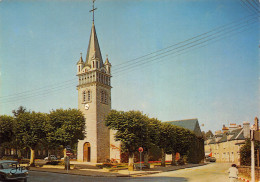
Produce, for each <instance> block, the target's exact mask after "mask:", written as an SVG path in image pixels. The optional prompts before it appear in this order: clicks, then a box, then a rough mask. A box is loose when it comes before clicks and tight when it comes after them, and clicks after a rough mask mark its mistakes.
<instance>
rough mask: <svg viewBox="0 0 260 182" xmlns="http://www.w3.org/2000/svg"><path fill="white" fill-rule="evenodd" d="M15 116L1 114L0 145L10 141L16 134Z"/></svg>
mask: <svg viewBox="0 0 260 182" xmlns="http://www.w3.org/2000/svg"><path fill="white" fill-rule="evenodd" d="M13 128H14V118H13V117H12V116H7V115H3V116H0V145H1V144H3V143H4V142H10V141H11V140H12V139H13V136H14V131H13Z"/></svg>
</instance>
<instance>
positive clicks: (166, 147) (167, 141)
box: [158, 123, 177, 166]
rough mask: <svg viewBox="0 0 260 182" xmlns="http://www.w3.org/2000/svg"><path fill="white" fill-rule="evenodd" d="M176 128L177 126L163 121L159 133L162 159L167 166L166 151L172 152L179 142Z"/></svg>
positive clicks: (162, 162)
mask: <svg viewBox="0 0 260 182" xmlns="http://www.w3.org/2000/svg"><path fill="white" fill-rule="evenodd" d="M176 130H177V127H176V126H174V125H171V124H169V123H162V124H161V125H160V130H159V134H158V136H159V142H158V147H159V148H160V149H161V152H162V159H161V165H162V166H165V155H166V153H167V154H172V153H174V151H175V147H176V144H177V138H176V136H177V135H176Z"/></svg>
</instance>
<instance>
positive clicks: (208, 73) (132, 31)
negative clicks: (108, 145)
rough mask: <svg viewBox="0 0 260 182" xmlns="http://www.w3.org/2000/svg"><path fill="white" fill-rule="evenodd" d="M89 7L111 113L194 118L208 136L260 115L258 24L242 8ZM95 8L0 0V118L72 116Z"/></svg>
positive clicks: (205, 4)
mask: <svg viewBox="0 0 260 182" xmlns="http://www.w3.org/2000/svg"><path fill="white" fill-rule="evenodd" d="M95 6H96V7H97V8H98V9H97V11H96V12H95V25H96V31H97V35H98V39H99V44H100V47H101V52H102V55H103V59H105V57H106V54H108V57H109V60H110V62H111V63H112V75H113V78H112V87H113V88H112V108H113V109H117V110H125V111H126V110H141V111H143V113H145V114H148V115H149V116H150V117H157V118H158V119H160V120H161V121H170V120H179V119H189V118H198V119H199V122H200V124H202V123H203V124H204V125H205V126H204V127H202V130H208V129H211V130H214V131H215V130H218V129H221V127H222V125H223V124H228V122H229V123H238V124H242V122H243V121H250V122H251V123H253V119H254V117H255V116H259V91H260V90H259V81H260V80H259V21H257V22H256V18H255V19H253V20H255V21H254V22H253V20H249V19H250V18H253V17H256V15H255V14H254V12H253V10H252V9H251V10H250V9H248V8H247V7H246V6H245V5H243V4H242V2H241V1H237V0H227V1H224V0H223V1H219V0H187V1H183V0H160V1H159V0H131V1H130V0H124V1H119V0H97V1H96V3H95ZM91 8H92V1H90V0H89V1H87V0H73V1H72V0H60V1H58V0H57V1H50V0H45V1H43V0H42V1H40V0H35V1H32V0H19V1H18V0H2V1H0V27H1V28H0V72H1V77H0V79H1V80H0V81H1V82H0V84H1V85H0V88H1V89H0V97H1V98H0V114H1V115H3V114H7V115H11V114H12V113H11V111H12V110H13V109H16V108H18V107H19V106H20V105H23V106H25V107H26V108H27V109H30V110H35V111H39V112H49V111H50V110H52V109H56V108H64V109H65V108H77V90H76V81H77V78H76V62H77V61H78V59H79V57H80V53H81V52H82V53H83V55H84V57H85V55H86V52H87V47H88V41H89V35H90V29H91V24H92V22H91V21H92V14H91V13H89V10H90V9H91ZM249 15H251V16H250V17H249V18H248V16H249ZM243 18H245V19H244V20H248V21H247V22H248V24H245V25H244V26H243V27H242V28H240V29H239V28H234V29H235V30H236V31H230V32H229V33H227V32H222V33H221V32H220V33H221V34H218V35H223V36H219V40H217V41H214V40H213V41H208V42H205V43H204V44H202V45H200V46H195V47H193V48H191V49H187V50H186V49H185V51H184V53H182V54H181V55H177V53H172V54H170V55H169V56H160V55H158V54H159V53H157V57H156V59H155V60H153V61H151V60H152V59H150V58H147V60H144V64H141V63H142V62H141V60H139V61H140V65H138V66H136V65H132V66H131V64H132V63H134V62H135V60H134V59H136V58H139V57H141V56H144V55H146V54H149V53H152V52H155V51H158V50H161V49H165V48H166V47H168V46H171V45H174V44H176V43H179V42H181V41H185V40H187V39H189V38H192V37H195V36H197V35H200V34H202V33H205V32H208V31H211V30H215V29H216V28H217V27H220V26H223V25H227V24H230V23H232V22H234V21H238V22H242V20H243ZM251 22H252V23H251ZM220 30H221V29H220ZM220 30H219V31H220ZM201 46H203V47H201ZM154 55H156V54H154ZM148 61H150V62H148ZM120 64H123V65H121V67H120ZM120 68H121V69H120Z"/></svg>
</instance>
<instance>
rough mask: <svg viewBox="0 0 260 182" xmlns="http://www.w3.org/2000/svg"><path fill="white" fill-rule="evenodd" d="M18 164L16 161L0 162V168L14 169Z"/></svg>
mask: <svg viewBox="0 0 260 182" xmlns="http://www.w3.org/2000/svg"><path fill="white" fill-rule="evenodd" d="M16 166H17V163H16V162H5V163H2V164H0V169H12V168H15V167H16Z"/></svg>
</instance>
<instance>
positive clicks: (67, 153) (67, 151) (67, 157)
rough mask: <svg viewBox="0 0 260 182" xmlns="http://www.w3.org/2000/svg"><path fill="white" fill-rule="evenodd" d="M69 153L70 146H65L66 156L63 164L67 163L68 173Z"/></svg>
mask: <svg viewBox="0 0 260 182" xmlns="http://www.w3.org/2000/svg"><path fill="white" fill-rule="evenodd" d="M70 155H71V152H70V146H67V147H66V157H65V158H64V160H66V161H64V162H65V164H66V165H67V173H69V167H70Z"/></svg>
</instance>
